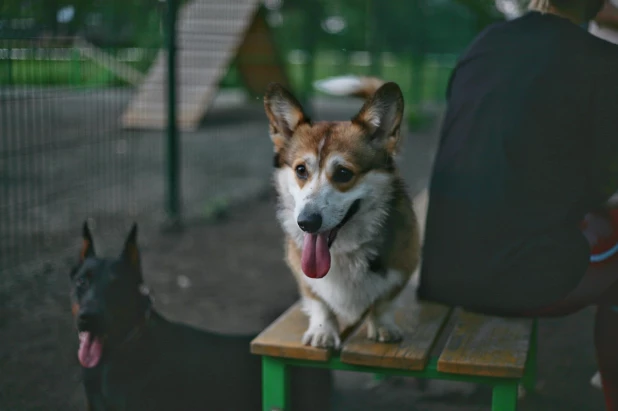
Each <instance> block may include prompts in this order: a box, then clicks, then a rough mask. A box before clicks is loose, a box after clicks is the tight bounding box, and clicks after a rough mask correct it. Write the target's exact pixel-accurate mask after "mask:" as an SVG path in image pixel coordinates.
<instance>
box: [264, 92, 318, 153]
mask: <svg viewBox="0 0 618 411" xmlns="http://www.w3.org/2000/svg"><path fill="white" fill-rule="evenodd" d="M264 109H265V111H266V115H267V116H268V120H269V121H270V138H271V139H272V141H273V144H274V145H275V152H277V153H278V152H279V151H280V150H281V149H282V148H283V147H284V146H285V144H286V142H287V140H289V139H290V137H292V135H293V134H294V132H295V131H296V129H298V127H299V126H300V125H302V124H305V123H309V118H307V116H306V115H305V113H304V111H303V108H302V106H301V105H300V103H299V102H298V100H296V98H294V96H293V95H292V93H290V92H289V91H287V90H286V89H285V88H284V87H283V86H282V85H281V84H278V83H270V84H269V85H268V88H267V89H266V94H265V95H264Z"/></svg>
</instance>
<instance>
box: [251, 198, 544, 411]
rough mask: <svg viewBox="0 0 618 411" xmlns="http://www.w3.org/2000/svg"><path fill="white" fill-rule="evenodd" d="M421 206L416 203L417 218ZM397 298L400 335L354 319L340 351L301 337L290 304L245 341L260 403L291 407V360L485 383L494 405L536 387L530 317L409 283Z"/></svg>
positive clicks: (266, 409)
mask: <svg viewBox="0 0 618 411" xmlns="http://www.w3.org/2000/svg"><path fill="white" fill-rule="evenodd" d="M425 199H426V197H425ZM421 201H424V200H423V199H421ZM423 206H424V204H420V207H423ZM423 211H424V210H423V209H421V210H417V213H418V214H419V220H420V221H421V222H424V212H423ZM402 301H403V302H404V303H403V305H402V306H401V307H400V308H399V309H398V311H397V313H396V321H397V323H398V325H399V326H400V327H401V328H402V330H403V332H404V338H403V340H402V341H401V342H399V343H394V344H385V343H376V342H373V341H370V340H368V339H367V338H366V330H365V327H364V326H360V327H358V328H357V329H356V330H352V331H351V332H350V334H349V335H342V341H343V342H342V347H341V349H340V351H339V352H335V351H333V350H327V349H319V348H313V347H308V346H305V345H303V344H302V342H301V337H302V335H303V333H304V332H305V330H306V329H307V326H308V319H307V317H306V316H305V314H304V313H303V312H302V311H301V309H300V302H298V303H296V304H295V305H293V306H292V307H290V308H289V309H288V310H287V311H286V312H285V313H283V314H282V315H281V316H280V317H279V318H278V319H277V320H276V321H275V322H273V323H272V324H271V325H270V326H269V327H267V328H266V329H265V330H264V331H263V332H262V333H261V334H260V335H258V336H257V337H256V338H255V339H254V340H253V341H252V342H251V352H252V353H253V354H256V355H260V356H262V390H263V392H262V401H263V408H262V409H263V411H294V410H290V408H289V404H290V402H289V394H290V392H289V391H290V390H289V366H300V367H318V368H327V369H331V370H345V371H355V372H366V373H372V374H376V375H398V376H410V377H418V378H429V379H441V380H456V381H465V382H473V383H481V384H489V385H490V386H492V387H493V396H492V405H491V409H492V411H515V410H516V409H517V400H518V388H519V386H520V384H521V385H522V386H523V387H524V388H525V389H527V390H533V389H534V385H535V379H536V320H532V319H515V318H508V319H507V318H500V317H490V316H483V315H479V314H473V313H469V312H465V311H462V310H459V309H452V308H449V307H446V306H442V305H438V304H429V303H422V304H421V303H417V302H416V301H415V299H414V290H413V288H412V287H408V288H407V289H406V290H405V292H404V295H403V298H402ZM447 324H448V326H447ZM438 341H445V343H444V344H443V346H440V345H438V344H437V343H438Z"/></svg>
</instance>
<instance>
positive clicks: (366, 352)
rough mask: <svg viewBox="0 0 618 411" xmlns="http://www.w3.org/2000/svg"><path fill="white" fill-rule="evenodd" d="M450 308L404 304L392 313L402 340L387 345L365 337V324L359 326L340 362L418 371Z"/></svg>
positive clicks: (425, 304)
mask: <svg viewBox="0 0 618 411" xmlns="http://www.w3.org/2000/svg"><path fill="white" fill-rule="evenodd" d="M410 300H411V301H414V300H413V299H410ZM450 311H451V309H450V308H448V307H446V306H443V305H439V304H429V303H420V304H419V303H417V302H412V303H406V304H404V305H403V306H402V307H400V308H399V309H398V310H397V311H396V313H395V321H396V322H397V324H398V325H399V326H400V327H401V328H402V331H403V333H404V336H403V340H402V341H400V342H399V343H389V344H386V343H379V342H374V341H371V340H369V339H368V338H367V328H366V325H363V326H362V327H360V328H359V329H358V330H357V332H356V333H354V334H353V335H352V337H350V338H349V339H348V340H347V341H346V342H345V345H344V346H343V349H342V350H341V362H344V363H348V364H354V365H366V366H370V367H383V368H396V369H407V370H422V369H424V368H425V366H426V365H427V361H428V360H429V355H430V353H431V349H432V347H433V345H434V343H435V342H436V340H437V338H438V336H439V334H440V331H441V330H442V327H443V326H444V324H445V323H446V321H447V319H448V316H449V313H450Z"/></svg>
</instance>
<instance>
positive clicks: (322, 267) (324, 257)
mask: <svg viewBox="0 0 618 411" xmlns="http://www.w3.org/2000/svg"><path fill="white" fill-rule="evenodd" d="M300 265H301V267H302V269H303V273H305V275H306V276H307V277H310V278H322V277H324V276H325V275H326V274H328V270H330V251H329V250H328V233H327V232H326V233H322V234H309V233H307V234H305V240H304V243H303V254H302V257H301V259H300Z"/></svg>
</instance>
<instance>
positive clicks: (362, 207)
mask: <svg viewBox="0 0 618 411" xmlns="http://www.w3.org/2000/svg"><path fill="white" fill-rule="evenodd" d="M376 84H377V83H376ZM366 96H367V97H368V99H367V101H366V102H365V104H364V106H363V107H362V108H361V109H360V111H359V112H358V114H356V115H355V116H354V117H353V118H352V119H351V120H349V121H337V122H326V121H320V122H312V121H311V120H310V119H309V118H308V117H307V116H306V114H305V113H304V112H303V108H302V107H301V105H300V103H299V102H298V101H297V100H296V98H294V96H292V94H290V92H288V91H287V90H285V89H284V88H283V87H282V86H281V85H279V84H271V85H269V87H268V90H267V92H266V95H265V97H264V106H265V110H266V114H267V116H268V119H269V120H270V137H271V139H272V142H273V144H274V150H275V161H274V165H275V168H276V170H275V173H274V182H275V186H276V189H277V192H278V197H279V199H278V203H279V204H278V212H277V216H278V219H279V221H280V223H281V225H282V227H283V230H284V232H285V235H286V262H287V264H288V266H289V267H290V269H291V270H292V273H293V274H294V276H295V278H296V280H297V282H298V285H299V289H300V292H301V295H302V300H303V310H304V312H305V313H306V314H307V316H308V318H309V327H308V329H307V330H306V332H305V334H304V336H303V343H305V344H307V345H312V346H315V347H338V346H339V345H340V343H341V339H340V334H339V330H340V326H343V327H349V326H352V325H355V324H358V323H359V322H360V321H362V320H364V319H365V320H366V321H367V337H368V338H370V339H374V340H376V341H381V342H395V341H398V340H400V339H401V337H402V334H401V331H400V329H399V328H398V327H397V325H396V324H395V321H394V318H393V306H394V301H395V299H396V297H398V296H399V294H400V292H401V291H402V289H403V288H404V287H405V286H406V284H407V283H408V280H409V279H410V276H411V275H412V273H413V272H414V271H415V269H416V268H417V265H418V263H419V255H420V245H419V243H420V239H419V230H418V223H417V220H416V216H415V214H414V211H413V208H412V202H411V200H410V198H409V196H408V194H407V193H406V190H405V187H404V183H403V181H402V179H401V177H400V176H399V174H398V171H397V168H396V166H395V162H394V156H395V154H396V153H397V149H398V147H399V145H400V143H401V133H400V125H401V120H402V115H403V108H404V103H403V96H402V93H401V90H400V88H399V86H397V85H396V84H395V83H384V84H380V86H379V87H376V89H374V90H371V91H370V92H369V93H367V94H366Z"/></svg>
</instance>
